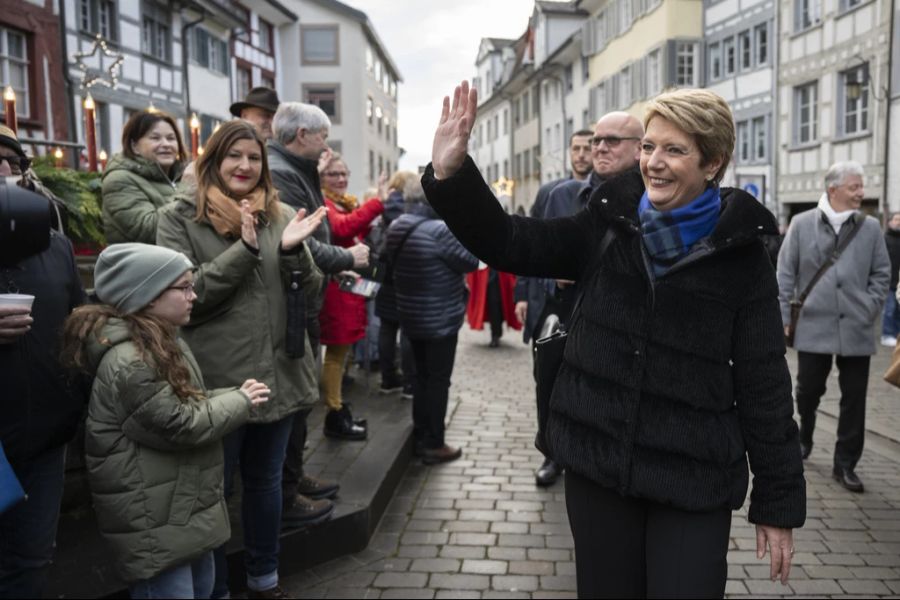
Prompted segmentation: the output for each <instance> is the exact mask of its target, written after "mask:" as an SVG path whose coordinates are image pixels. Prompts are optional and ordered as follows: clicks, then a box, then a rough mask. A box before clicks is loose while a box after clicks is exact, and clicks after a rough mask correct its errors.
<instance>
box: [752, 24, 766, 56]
mask: <svg viewBox="0 0 900 600" xmlns="http://www.w3.org/2000/svg"><path fill="white" fill-rule="evenodd" d="M753 38H754V41H755V42H756V65H757V66H759V65H764V64H766V63H768V62H769V24H768V23H762V24H760V25H757V26H756V27H754V28H753Z"/></svg>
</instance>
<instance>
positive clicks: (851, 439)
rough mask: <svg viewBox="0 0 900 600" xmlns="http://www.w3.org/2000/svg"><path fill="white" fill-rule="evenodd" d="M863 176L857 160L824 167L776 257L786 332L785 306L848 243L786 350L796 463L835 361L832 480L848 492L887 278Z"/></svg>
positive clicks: (855, 486)
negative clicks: (792, 376)
mask: <svg viewBox="0 0 900 600" xmlns="http://www.w3.org/2000/svg"><path fill="white" fill-rule="evenodd" d="M863 175H864V173H863V169H862V166H861V165H860V164H859V163H857V162H852V161H850V162H839V163H836V164H834V165H832V166H831V168H829V169H828V172H827V173H826V174H825V193H823V194H822V197H821V198H820V199H819V204H818V206H817V207H816V208H813V209H811V210H808V211H805V212H802V213H800V214H799V215H797V216H796V217H794V219H793V220H792V221H791V224H790V227H788V231H787V235H786V237H785V240H784V244H783V245H782V247H781V251H780V252H779V254H778V287H779V292H780V293H779V296H780V300H781V315H782V319H783V321H784V324H785V333H787V330H788V324H789V323H790V318H791V317H790V314H791V306H790V303H791V300H794V299H797V298H798V297H799V296H800V295H801V294H802V293H803V292H804V290H806V289H807V286H808V285H809V284H810V282H811V281H812V280H813V278H814V277H815V275H816V273H817V271H819V268H820V267H821V266H822V265H823V264H825V262H826V260H827V259H828V258H829V257H830V256H832V255H833V254H834V253H835V250H836V248H838V246H839V245H840V244H841V243H842V242H844V240H847V239H848V238H849V240H850V241H849V243H847V246H846V248H845V249H844V250H843V251H842V252H841V253H840V255H839V256H837V260H836V261H835V262H834V264H833V265H832V266H831V267H830V268H828V270H826V271H824V274H823V275H822V276H821V278H820V279H819V280H818V282H817V283H815V284H814V285H813V287H812V289H811V290H810V291H809V294H808V296H807V297H806V301H805V303H804V304H803V308H802V310H801V312H800V317H799V319H798V320H797V322H796V324H795V325H796V329H795V333H794V347H795V348H796V350H797V385H796V390H795V397H796V400H797V412H798V413H799V414H800V449H801V454H802V455H803V458H804V459H806V458H808V457H809V454H810V452H811V451H812V447H813V431H814V430H815V425H816V410H817V409H818V406H819V401H820V400H821V398H822V395H823V394H824V393H825V382H826V379H827V378H828V373H829V372H830V371H831V364H832V360H834V361H835V362H836V363H837V367H838V372H839V377H838V383H839V385H840V390H841V403H840V417H839V419H838V432H837V443H836V445H835V450H834V470H833V475H834V478H835V479H836V480H837V481H839V482H840V483H841V484H842V485H843V486H844V487H845V488H847V489H848V490H850V491H852V492H862V491H863V484H862V482H861V481H860V480H859V477H857V475H856V473H855V469H856V465H857V463H858V462H859V459H860V457H861V456H862V451H863V441H864V435H865V430H866V427H865V418H866V389H867V386H868V382H869V361H870V359H871V356H872V355H873V354H875V349H876V343H875V340H876V324H877V322H878V318H879V317H880V316H881V308H882V305H883V304H884V299H885V294H887V291H888V285H889V284H890V280H891V274H890V259H889V258H888V253H887V249H886V248H885V244H884V237H883V236H882V234H881V227H880V226H879V224H878V221H876V220H875V219H874V218H872V217H867V216H865V215H864V214H863V213H862V212H860V211H859V208H860V205H861V203H862V200H863V196H864V191H863ZM832 357H834V358H832Z"/></svg>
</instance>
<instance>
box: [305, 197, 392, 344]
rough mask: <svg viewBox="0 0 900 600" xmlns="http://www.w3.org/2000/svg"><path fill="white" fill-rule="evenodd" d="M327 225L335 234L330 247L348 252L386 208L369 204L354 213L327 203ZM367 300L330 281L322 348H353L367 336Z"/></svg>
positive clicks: (321, 317) (322, 316) (323, 315)
mask: <svg viewBox="0 0 900 600" xmlns="http://www.w3.org/2000/svg"><path fill="white" fill-rule="evenodd" d="M325 206H326V207H327V208H328V223H329V225H331V232H332V234H333V236H332V240H331V243H332V244H335V245H336V246H342V247H344V248H349V247H351V246H353V245H354V244H356V243H357V241H358V239H357V238H360V239H361V238H363V237H365V236H366V234H367V233H368V232H369V227H370V225H371V223H372V221H374V220H375V218H376V217H377V216H378V215H380V214H381V213H383V212H384V204H383V203H382V202H380V201H378V200H377V199H376V200H369V201H368V202H366V203H365V204H363V205H362V206H360V207H359V208H357V209H356V210H354V211H352V212H349V213H348V212H345V211H344V210H343V209H342V208H341V207H339V206H338V205H337V204H335V203H334V202H332V201H331V200H328V199H326V200H325ZM367 321H368V319H367V317H366V299H365V298H363V297H362V296H358V295H356V294H351V293H350V292H345V291H343V290H341V289H340V287H339V286H338V283H337V281H334V280H332V281H329V282H328V287H327V288H326V289H325V303H324V304H323V305H322V311H321V312H320V313H319V323H320V324H321V326H322V344H324V345H326V346H328V345H334V344H352V343H354V342H358V341H359V340H361V339H363V338H364V337H365V336H366V323H367Z"/></svg>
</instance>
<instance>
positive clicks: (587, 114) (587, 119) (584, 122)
mask: <svg viewBox="0 0 900 600" xmlns="http://www.w3.org/2000/svg"><path fill="white" fill-rule="evenodd" d="M590 125H591V111H589V110H588V109H584V110H583V111H581V127H582V128H583V129H588V128H589V127H590Z"/></svg>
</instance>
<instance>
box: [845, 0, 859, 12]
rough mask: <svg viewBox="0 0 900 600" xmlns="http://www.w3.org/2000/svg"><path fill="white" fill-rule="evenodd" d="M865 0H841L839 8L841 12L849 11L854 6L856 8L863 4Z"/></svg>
mask: <svg viewBox="0 0 900 600" xmlns="http://www.w3.org/2000/svg"><path fill="white" fill-rule="evenodd" d="M864 1H865V0H840V2H839V5H840V6H839V8H840V11H841V12H847V11H848V10H850V9H852V8H856V7H857V6H859V5H860V4H862V3H863V2H864Z"/></svg>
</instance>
